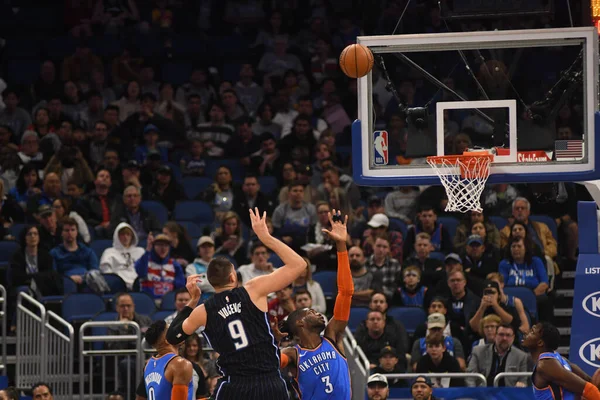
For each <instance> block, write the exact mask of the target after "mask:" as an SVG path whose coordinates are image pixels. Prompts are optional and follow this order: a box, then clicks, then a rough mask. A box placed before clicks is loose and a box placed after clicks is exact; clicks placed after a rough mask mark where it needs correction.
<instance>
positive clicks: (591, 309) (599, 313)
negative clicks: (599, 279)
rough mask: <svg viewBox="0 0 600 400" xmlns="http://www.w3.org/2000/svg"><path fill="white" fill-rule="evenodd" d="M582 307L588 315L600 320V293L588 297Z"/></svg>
mask: <svg viewBox="0 0 600 400" xmlns="http://www.w3.org/2000/svg"><path fill="white" fill-rule="evenodd" d="M581 305H582V307H583V309H584V310H585V312H586V313H588V314H590V315H593V316H594V317H598V318H600V292H594V293H591V294H589V295H587V296H586V298H585V299H583V301H582V302H581Z"/></svg>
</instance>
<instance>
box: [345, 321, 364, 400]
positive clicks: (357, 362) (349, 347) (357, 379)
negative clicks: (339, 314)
mask: <svg viewBox="0 0 600 400" xmlns="http://www.w3.org/2000/svg"><path fill="white" fill-rule="evenodd" d="M344 351H345V353H346V359H347V360H348V368H349V369H350V377H351V385H352V398H353V400H364V398H365V395H364V394H365V393H366V390H367V379H368V377H369V360H368V359H367V357H366V356H365V353H364V352H363V351H362V349H361V348H360V346H359V345H358V344H357V343H356V340H355V339H354V335H352V332H351V331H350V329H349V328H347V327H346V334H345V336H344Z"/></svg>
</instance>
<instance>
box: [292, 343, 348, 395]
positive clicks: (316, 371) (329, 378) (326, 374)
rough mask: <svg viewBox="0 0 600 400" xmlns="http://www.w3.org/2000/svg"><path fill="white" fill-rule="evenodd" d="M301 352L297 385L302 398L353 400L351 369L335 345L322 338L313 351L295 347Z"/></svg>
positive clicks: (299, 354)
mask: <svg viewBox="0 0 600 400" xmlns="http://www.w3.org/2000/svg"><path fill="white" fill-rule="evenodd" d="M295 349H296V352H297V353H298V372H297V375H296V382H297V385H298V391H299V393H298V395H299V397H300V398H301V399H311V400H350V399H351V398H352V389H351V387H350V370H349V369H348V362H347V361H346V357H344V356H342V355H341V354H340V352H339V351H338V350H337V349H336V348H335V346H334V345H333V343H332V342H331V341H329V339H327V338H325V337H324V338H321V344H320V345H319V347H317V348H316V349H314V350H309V349H304V348H302V347H300V346H298V345H296V346H295Z"/></svg>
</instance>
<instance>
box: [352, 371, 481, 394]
mask: <svg viewBox="0 0 600 400" xmlns="http://www.w3.org/2000/svg"><path fill="white" fill-rule="evenodd" d="M383 375H385V377H386V378H388V380H389V379H407V380H408V379H414V378H417V377H419V376H426V377H428V378H458V379H466V378H475V379H477V380H480V381H481V383H482V384H483V386H486V385H487V379H486V377H485V376H483V375H482V374H479V373H476V372H438V373H430V374H383ZM363 393H364V392H363Z"/></svg>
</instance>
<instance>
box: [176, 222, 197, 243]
mask: <svg viewBox="0 0 600 400" xmlns="http://www.w3.org/2000/svg"><path fill="white" fill-rule="evenodd" d="M177 223H178V224H179V225H181V226H182V227H184V228H185V230H186V231H187V233H188V235H189V236H191V237H199V236H202V227H200V226H198V224H196V223H194V222H192V221H177ZM195 247H196V243H193V245H192V248H195Z"/></svg>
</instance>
